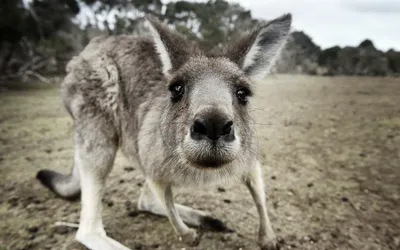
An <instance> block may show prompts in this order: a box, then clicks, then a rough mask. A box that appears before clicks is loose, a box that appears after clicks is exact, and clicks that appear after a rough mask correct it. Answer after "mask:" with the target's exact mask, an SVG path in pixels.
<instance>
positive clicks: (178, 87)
mask: <svg viewBox="0 0 400 250" xmlns="http://www.w3.org/2000/svg"><path fill="white" fill-rule="evenodd" d="M169 91H170V92H171V98H172V99H173V100H178V99H179V98H181V97H182V96H183V94H184V93H185V88H184V87H183V85H182V84H180V83H176V84H172V85H171V86H170V87H169Z"/></svg>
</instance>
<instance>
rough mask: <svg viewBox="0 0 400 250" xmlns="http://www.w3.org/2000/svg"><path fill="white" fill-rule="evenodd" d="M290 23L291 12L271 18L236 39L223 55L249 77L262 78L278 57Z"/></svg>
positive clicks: (288, 31)
mask: <svg viewBox="0 0 400 250" xmlns="http://www.w3.org/2000/svg"><path fill="white" fill-rule="evenodd" d="M291 23H292V15H291V14H286V15H283V16H280V17H278V18H276V19H274V20H271V21H269V22H268V23H267V24H264V25H262V26H260V27H258V28H256V29H254V30H253V31H250V32H248V33H245V34H244V35H243V36H242V37H240V38H239V39H236V40H235V41H234V42H233V43H232V44H231V46H230V48H229V49H228V51H227V53H226V55H225V56H226V57H228V58H229V59H231V60H232V61H233V62H235V63H237V64H238V65H239V67H241V68H242V70H243V71H244V72H245V73H246V74H247V75H248V76H250V77H251V78H262V77H264V76H265V75H266V74H267V73H269V71H270V69H271V67H272V66H273V65H274V62H275V60H276V58H277V57H279V54H280V52H281V50H282V48H283V47H284V45H285V43H286V40H287V38H288V35H289V33H290V27H291Z"/></svg>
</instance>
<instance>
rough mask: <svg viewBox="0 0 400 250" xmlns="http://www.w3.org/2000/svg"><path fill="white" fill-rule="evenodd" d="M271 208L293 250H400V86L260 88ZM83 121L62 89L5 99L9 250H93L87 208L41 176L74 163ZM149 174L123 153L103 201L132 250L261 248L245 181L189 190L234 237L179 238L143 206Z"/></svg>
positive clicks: (332, 82)
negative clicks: (81, 227) (81, 231)
mask: <svg viewBox="0 0 400 250" xmlns="http://www.w3.org/2000/svg"><path fill="white" fill-rule="evenodd" d="M256 95H257V96H256V97H255V99H254V101H253V103H252V107H251V109H252V114H253V116H254V119H255V120H256V122H257V123H258V125H257V126H258V129H257V134H258V138H259V143H260V146H261V148H262V155H261V156H262V159H263V161H264V164H265V166H264V178H265V182H266V186H267V193H268V196H269V199H268V208H269V213H270V218H271V220H272V223H273V227H274V229H275V231H276V234H277V235H278V237H279V238H280V242H281V244H282V246H283V249H358V250H359V249H371V250H372V249H374V250H375V249H400V79H392V78H356V77H353V78H346V77H334V78H328V77H326V78H322V77H306V76H285V75H283V76H272V77H269V78H268V79H267V80H266V81H265V82H262V83H259V84H258V86H257V94H256ZM72 133H73V130H72V120H71V119H70V118H69V116H68V115H67V113H66V111H65V110H64V108H63V106H62V104H61V100H60V97H59V93H58V86H54V85H53V86H48V85H43V84H33V83H32V84H31V85H29V86H15V87H14V88H11V89H7V90H4V89H3V91H2V92H0V177H1V179H0V192H1V195H0V223H1V224H0V249H13V250H14V249H21V250H22V249H83V248H82V247H81V246H80V245H79V244H77V243H75V242H74V234H75V232H76V229H74V228H67V227H64V226H56V225H55V222H56V221H65V222H72V223H77V222H78V218H79V209H80V204H79V202H68V201H64V200H62V199H60V198H57V197H56V196H55V195H54V194H52V193H50V192H49V191H48V190H47V189H45V188H43V187H42V186H41V185H40V184H39V183H38V181H37V180H35V175H36V172H37V171H38V170H39V169H41V168H49V169H54V170H58V171H60V172H63V173H68V172H69V171H70V168H71V166H72V157H73V144H72V143H73V141H72ZM142 183H143V177H142V176H141V175H140V173H139V171H138V169H137V167H136V166H130V165H128V164H127V162H126V161H125V160H124V159H123V158H122V157H121V156H118V158H117V162H116V165H115V167H114V170H113V171H112V173H111V174H110V178H109V179H108V183H107V191H106V195H105V197H104V211H103V214H104V223H105V227H106V231H107V232H108V234H109V235H110V236H111V237H113V238H115V239H116V240H118V241H120V242H122V243H123V244H125V245H126V246H128V247H130V248H131V249H184V248H185V249H243V250H244V249H257V245H256V243H255V241H256V238H257V237H256V236H257V230H258V217H257V213H256V209H255V207H254V204H253V202H252V200H251V197H250V195H249V194H248V192H247V190H246V189H245V187H244V186H241V185H232V186H226V187H222V188H221V187H220V188H218V187H212V188H211V187H210V188H209V189H207V190H198V191H197V192H196V193H195V194H193V193H191V194H190V193H189V192H182V193H181V194H180V195H179V196H178V197H177V200H178V202H180V203H184V204H186V205H190V206H193V207H196V208H200V209H204V210H208V211H210V212H211V213H212V214H213V215H214V216H215V217H217V218H220V219H221V220H223V221H224V222H226V224H227V225H228V226H229V227H230V228H231V229H233V230H234V232H233V233H214V232H205V234H204V235H203V238H202V241H201V243H200V245H199V246H198V247H196V248H188V247H186V246H184V245H183V244H182V243H179V242H178V240H177V237H176V235H175V234H174V232H173V229H172V227H171V226H170V224H169V222H168V220H167V219H166V218H163V217H158V216H154V215H150V214H145V213H137V212H136V211H135V201H136V200H137V198H138V196H139V191H140V186H141V185H142Z"/></svg>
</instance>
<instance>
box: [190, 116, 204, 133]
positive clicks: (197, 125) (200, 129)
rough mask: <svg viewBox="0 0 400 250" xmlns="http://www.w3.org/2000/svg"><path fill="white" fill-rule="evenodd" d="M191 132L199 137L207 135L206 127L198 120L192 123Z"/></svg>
mask: <svg viewBox="0 0 400 250" xmlns="http://www.w3.org/2000/svg"><path fill="white" fill-rule="evenodd" d="M192 131H193V132H195V133H197V134H200V135H205V134H207V128H206V125H205V124H204V122H202V121H201V120H198V119H197V120H195V121H194V123H193V127H192Z"/></svg>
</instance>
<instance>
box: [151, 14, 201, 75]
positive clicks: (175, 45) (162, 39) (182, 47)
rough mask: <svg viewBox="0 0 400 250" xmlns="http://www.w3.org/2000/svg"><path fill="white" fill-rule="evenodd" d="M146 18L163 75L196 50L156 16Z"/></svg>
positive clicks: (174, 68)
mask: <svg viewBox="0 0 400 250" xmlns="http://www.w3.org/2000/svg"><path fill="white" fill-rule="evenodd" d="M146 20H147V26H148V28H149V29H150V32H151V35H152V37H153V39H154V45H155V48H156V51H157V52H158V54H159V56H160V60H161V63H162V67H163V73H164V74H165V75H169V74H170V73H171V72H173V71H174V70H177V69H178V68H179V67H180V66H182V64H184V63H185V62H186V61H187V60H188V59H189V57H190V56H191V55H193V54H194V53H196V52H197V50H196V49H195V48H193V46H192V45H191V43H190V42H189V41H188V40H187V39H186V38H185V37H184V36H183V35H181V34H179V33H178V32H176V31H174V30H171V29H170V28H168V26H167V25H165V24H163V23H161V22H160V21H159V20H157V19H156V18H154V17H152V16H146Z"/></svg>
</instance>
